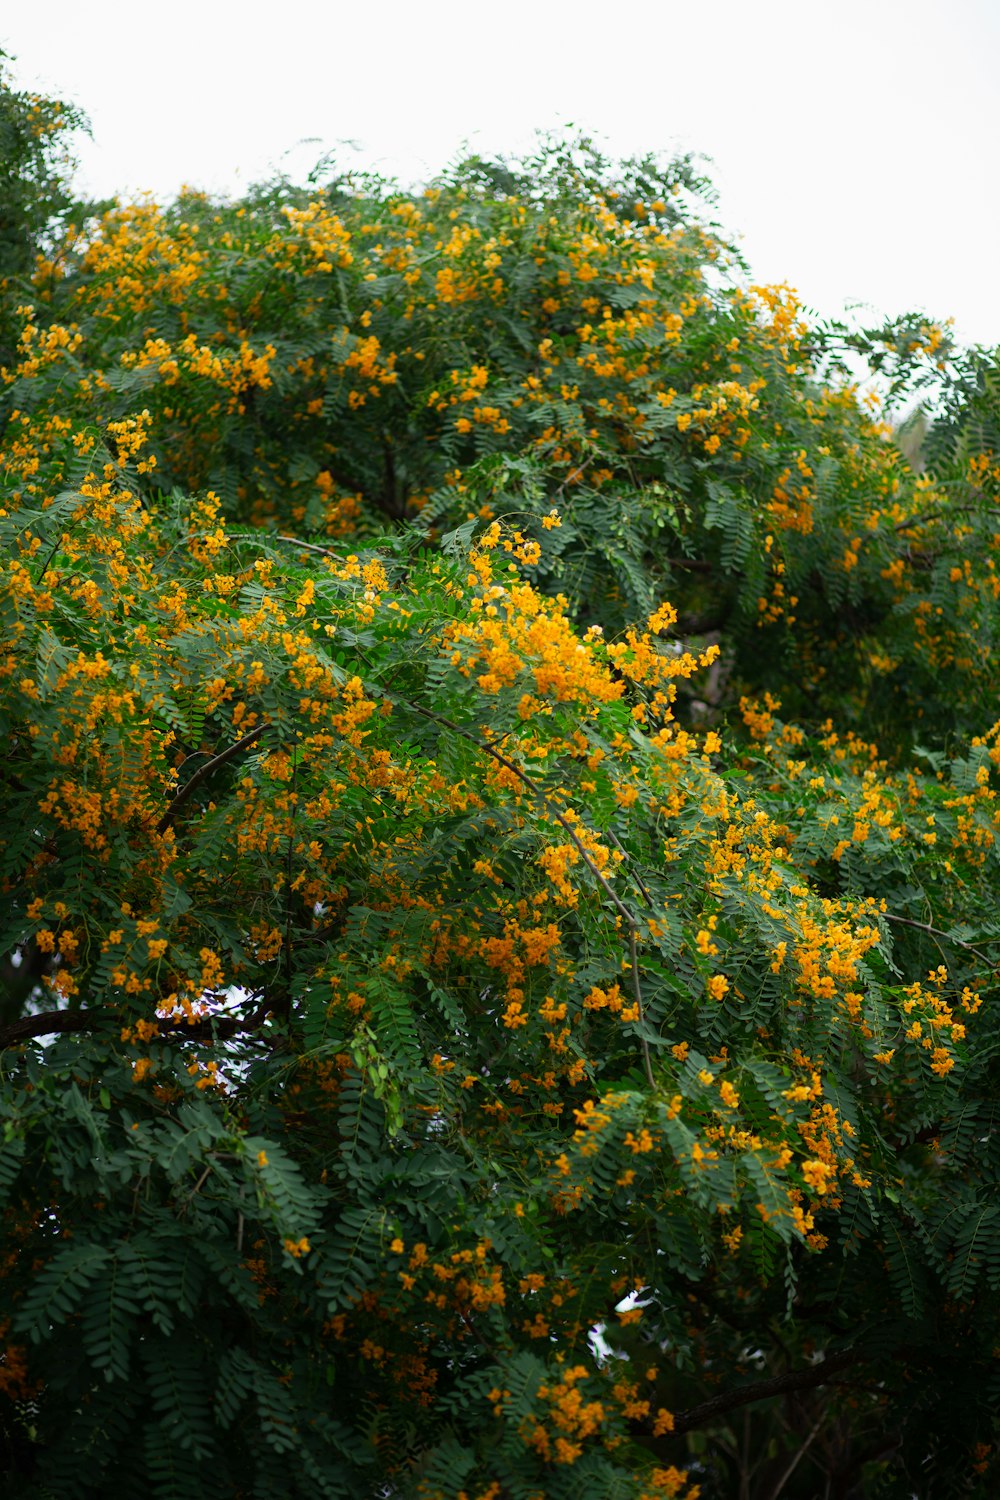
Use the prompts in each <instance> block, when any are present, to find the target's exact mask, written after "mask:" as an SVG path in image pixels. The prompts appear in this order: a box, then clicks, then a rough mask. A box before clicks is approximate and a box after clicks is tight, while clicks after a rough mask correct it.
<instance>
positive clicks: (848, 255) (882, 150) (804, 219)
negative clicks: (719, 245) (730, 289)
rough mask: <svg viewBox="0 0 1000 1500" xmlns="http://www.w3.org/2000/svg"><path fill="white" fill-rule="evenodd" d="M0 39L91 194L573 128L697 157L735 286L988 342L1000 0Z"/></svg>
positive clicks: (65, 11) (205, 5)
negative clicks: (60, 107) (59, 104)
mask: <svg viewBox="0 0 1000 1500" xmlns="http://www.w3.org/2000/svg"><path fill="white" fill-rule="evenodd" d="M0 47H2V48H3V49H4V50H6V51H8V52H10V53H13V54H14V55H15V57H16V59H17V66H16V77H17V79H18V81H19V83H20V84H21V86H23V87H31V88H38V89H39V90H41V91H42V92H46V93H51V94H54V95H57V96H60V97H63V98H68V99H71V100H73V101H74V102H75V103H77V104H79V105H80V106H81V107H82V108H83V109H85V110H86V111H87V113H88V114H89V115H90V118H91V121H92V123H93V132H94V140H93V144H90V143H86V142H83V143H81V150H80V156H81V161H82V164H83V165H82V173H81V183H82V186H83V187H84V188H85V189H86V190H89V191H91V192H93V193H95V194H98V195H108V194H111V193H116V192H117V193H135V192H138V191H140V190H142V189H148V190H151V191H153V192H154V193H155V194H157V195H160V196H166V195H170V194H171V193H173V192H175V191H176V189H177V188H178V187H179V186H180V185H181V184H182V183H189V184H191V185H193V186H196V187H202V188H206V189H209V190H213V191H225V192H230V193H238V192H239V190H240V186H241V184H246V183H247V182H250V181H254V180H256V179H258V178H260V177H262V176H265V175H267V174H268V172H269V171H270V170H271V169H272V168H273V167H275V166H277V165H279V164H282V162H283V164H284V165H285V166H286V167H289V168H291V169H292V170H293V174H297V175H304V173H305V171H306V170H308V168H309V166H311V165H312V163H313V161H314V160H315V159H316V157H317V156H318V155H319V154H320V152H321V150H322V149H328V148H331V147H337V146H338V143H340V142H345V141H354V142H356V143H357V145H358V147H359V148H360V151H359V152H358V153H351V152H350V151H348V150H346V148H345V160H346V159H350V160H351V161H352V162H356V163H357V162H360V163H361V164H364V165H377V166H379V167H380V168H381V169H382V170H384V171H387V172H389V173H392V174H394V175H397V176H400V177H401V178H402V179H404V180H407V181H414V180H419V179H422V178H425V177H427V176H429V175H431V174H432V173H433V172H434V171H435V170H436V169H438V168H439V167H441V166H442V165H443V164H444V163H445V162H447V161H448V160H449V159H450V158H452V157H453V156H454V155H455V153H456V152H457V151H458V149H459V147H460V145H461V143H462V142H463V141H468V142H469V143H470V144H471V145H472V146H473V147H474V149H476V150H478V151H505V150H506V151H511V150H517V149H519V148H521V147H524V146H525V145H528V144H530V142H531V140H532V137H533V132H534V130H535V129H536V128H539V127H540V128H552V127H559V126H563V125H566V124H568V123H570V122H571V123H573V124H575V125H577V126H579V127H582V128H585V129H586V130H588V131H591V132H594V133H597V134H599V135H601V136H603V137H604V139H605V141H606V144H607V146H608V147H609V148H610V149H611V150H612V151H614V152H617V153H631V152H642V153H645V152H646V151H649V150H661V151H665V152H671V151H676V150H693V151H697V152H702V153H704V154H705V155H707V156H710V157H711V158H713V162H714V165H713V168H712V175H713V177H714V180H715V182H716V185H717V187H718V189H719V191H720V194H721V204H720V210H719V214H720V218H721V220H722V223H723V224H724V226H725V227H726V229H727V230H728V231H730V232H731V233H733V234H738V235H741V236H742V247H743V250H744V253H745V255H746V256H747V257H748V258H749V260H750V262H751V265H752V268H753V271H754V274H755V276H756V277H757V279H758V280H762V281H789V282H791V283H792V285H793V286H795V287H797V288H798V290H799V292H800V293H801V295H802V296H803V298H804V299H805V301H806V303H807V304H808V305H809V306H811V307H813V308H816V309H818V310H819V311H820V312H822V313H824V314H837V313H839V312H841V311H842V310H843V309H844V307H845V305H846V304H848V303H857V302H860V303H863V304H866V305H867V306H869V307H870V308H871V309H872V310H873V311H874V312H875V313H896V312H902V311H905V310H908V309H910V308H919V309H922V310H924V311H927V312H929V313H931V314H933V315H934V316H937V317H947V316H953V317H954V319H955V322H956V326H957V329H958V332H959V334H960V336H961V337H962V338H963V339H964V340H966V341H968V342H978V343H984V344H997V343H1000V275H998V274H997V263H998V259H1000V255H998V251H1000V191H998V188H997V167H998V160H1000V157H998V147H1000V83H998V80H1000V0H837V3H835V4H834V3H828V0H708V3H707V4H702V5H699V4H695V3H693V0H687V3H685V4H679V3H676V0H631V3H625V4H622V3H619V4H609V3H607V0H602V3H600V4H594V3H589V0H573V3H572V4H570V3H568V0H502V3H497V0H493V3H492V4H490V3H485V0H479V3H476V0H462V3H458V0H410V3H399V0H377V3H371V0H368V3H364V0H355V3H354V4H351V5H346V4H343V3H342V0H326V3H323V4H311V3H308V0H283V3H274V0H270V3H267V4H262V3H259V0H238V3H231V0H168V3H165V4H127V3H126V0H87V3H86V4H81V3H79V0H45V3H40V0H39V3H30V0H20V3H18V4H17V5H16V6H15V5H14V4H13V3H12V0H4V3H3V4H2V6H0ZM306 140H311V142H312V144H308V145H303V144H300V143H302V142H303V141H306ZM285 153H289V154H288V155H287V156H286V155H285Z"/></svg>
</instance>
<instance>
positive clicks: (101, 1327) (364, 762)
mask: <svg viewBox="0 0 1000 1500" xmlns="http://www.w3.org/2000/svg"><path fill="white" fill-rule="evenodd" d="M703 191H704V184H703V183H702V182H701V181H700V180H699V178H698V176H697V173H696V170H695V168H694V166H693V165H692V163H690V162H681V163H677V164H674V165H673V166H672V167H670V168H667V169H665V170H664V169H661V168H657V167H656V166H655V164H654V163H651V162H639V163H627V164H625V165H624V166H622V167H615V166H613V165H611V164H609V163H606V162H604V161H603V160H601V159H600V158H599V156H597V154H596V153H595V152H594V150H593V148H591V147H589V146H588V145H587V144H586V143H582V144H579V143H578V144H577V145H576V146H575V147H574V146H562V145H558V144H551V143H550V144H549V145H548V146H546V147H544V148H543V149H542V150H541V152H540V155H539V157H538V158H537V159H536V160H535V161H532V162H529V163H527V164H525V165H524V166H523V167H518V166H517V165H516V164H510V163H507V164H490V163H486V162H483V161H481V160H478V159H475V160H473V161H471V162H466V163H463V164H461V165H460V166H459V167H457V168H456V169H455V170H454V171H453V172H451V173H450V174H449V175H448V176H446V177H444V178H442V179H441V180H440V181H439V182H437V183H435V184H433V185H432V186H431V188H430V189H428V190H427V192H426V193H425V194H423V195H407V194H403V193H401V192H400V191H399V190H398V189H397V188H395V187H393V186H392V185H390V184H384V183H381V182H379V181H376V180H370V179H350V178H333V179H332V180H330V181H325V180H317V182H316V183H314V184H313V186H312V188H311V189H310V191H309V192H308V193H303V192H300V191H299V190H297V189H295V188H294V187H292V186H291V185H289V184H284V183H282V184H276V185H272V186H271V187H269V188H268V189H266V190H261V191H259V192H257V193H255V194H252V195H250V197H249V198H248V199H247V200H246V201H245V202H243V203H240V204H234V205H220V204H213V203H210V202H207V201H206V200H203V199H199V198H196V197H192V196H188V197H185V198H183V199H181V200H180V201H179V202H178V203H177V204H175V205H173V206H172V207H170V208H167V209H159V208H157V207H155V206H153V205H152V204H149V203H144V204H139V205H131V206H126V207H117V208H115V209H113V210H112V211H111V212H110V213H109V214H107V215H105V216H104V217H103V218H102V219H101V220H99V221H95V220H93V219H90V220H87V219H84V218H81V220H80V222H79V223H77V224H76V225H75V227H73V228H72V229H71V230H69V231H68V233H67V236H66V238H65V241H64V242H63V243H62V244H61V245H60V246H59V248H58V250H57V251H55V252H52V253H49V252H46V253H44V254H42V255H41V256H40V258H39V261H38V263H37V266H36V270H35V297H34V303H33V306H32V308H31V309H29V310H28V311H27V312H26V313H25V315H24V318H23V323H22V328H21V331H20V344H19V350H18V353H17V356H16V360H15V361H14V362H12V363H11V364H10V366H9V367H8V368H7V370H6V371H5V373H4V386H5V394H4V396H3V398H2V399H3V402H4V406H3V415H4V421H5V429H4V439H3V451H4V469H3V475H4V479H3V485H4V494H3V498H2V507H3V508H2V511H0V541H2V548H0V557H2V559H3V561H2V563H0V568H2V589H0V607H2V611H3V616H2V618H3V649H2V655H0V715H2V719H0V725H2V732H3V736H4V742H5V745H6V749H7V754H6V757H5V760H4V763H3V767H2V769H0V780H2V786H3V794H4V820H3V827H2V830H0V880H2V887H0V889H2V902H0V923H2V931H0V953H2V954H3V955H5V956H4V959H3V976H2V977H3V982H4V994H3V997H2V1000H0V1043H2V1044H3V1047H4V1051H3V1062H2V1073H0V1117H2V1119H3V1122H4V1136H3V1144H2V1146H0V1194H2V1205H3V1240H4V1244H3V1257H4V1258H3V1261H2V1279H3V1287H4V1299H3V1318H2V1320H0V1321H2V1328H0V1335H2V1340H3V1344H4V1345H5V1352H4V1353H3V1354H2V1355H0V1399H2V1398H6V1399H5V1400H3V1404H2V1406H0V1413H2V1416H0V1421H2V1424H3V1432H4V1435H5V1442H6V1457H5V1462H6V1476H5V1477H7V1478H8V1481H9V1483H11V1484H13V1485H16V1487H17V1493H19V1494H23V1495H25V1496H37V1497H39V1500H41V1497H62V1496H74V1495H79V1496H81V1497H85V1496H90V1495H98V1494H115V1495H121V1496H123V1497H128V1496H131V1495H133V1494H134V1495H136V1496H138V1495H143V1496H146V1495H149V1494H153V1495H155V1496H163V1497H169V1496H173V1495H175V1494H178V1495H179V1494H181V1493H183V1494H184V1495H185V1496H190V1495H192V1494H198V1495H205V1496H213V1495H219V1496H222V1495H227V1496H232V1495H246V1496H250V1495H255V1496H261V1497H272V1496H274V1497H285V1496H287V1497H294V1496H299V1495H301V1496H306V1495H308V1496H310V1497H311V1496H313V1495H316V1494H319V1495H324V1496H330V1497H340V1496H342V1497H346V1500H351V1497H355V1496H357V1497H364V1496H367V1497H375V1496H376V1495H383V1496H388V1495H391V1496H399V1497H401V1500H402V1497H413V1500H418V1497H419V1500H437V1497H441V1500H462V1497H465V1500H473V1497H475V1500H532V1497H534V1500H538V1497H544V1500H570V1497H573V1500H576V1497H587V1500H589V1497H591V1496H592V1497H594V1500H606V1497H611V1496H620V1497H622V1500H654V1497H655V1500H660V1497H664V1496H674V1495H683V1496H687V1497H688V1500H694V1497H695V1496H696V1495H697V1494H698V1493H699V1491H700V1493H701V1494H702V1495H703V1496H706V1497H707V1496H719V1497H724V1496H728V1495H731V1494H734V1493H738V1492H740V1487H741V1485H745V1486H746V1487H747V1488H746V1491H745V1492H749V1485H750V1483H751V1479H752V1482H753V1484H754V1486H755V1489H754V1491H753V1492H754V1493H759V1494H761V1495H767V1496H774V1497H777V1496H778V1495H779V1494H782V1495H785V1496H786V1497H790V1500H794V1497H801V1500H805V1497H808V1496H811V1495H813V1494H815V1493H816V1492H817V1478H816V1476H817V1472H819V1473H820V1474H821V1475H822V1476H823V1478H824V1481H825V1482H827V1483H828V1484H829V1485H830V1493H837V1494H841V1495H844V1496H847V1495H849V1494H859V1493H869V1492H871V1493H876V1492H877V1493H879V1494H885V1495H889V1494H899V1495H904V1494H905V1495H911V1494H914V1493H918V1494H920V1495H922V1496H923V1495H930V1494H932V1493H933V1494H934V1495H935V1496H938V1495H945V1496H959V1495H975V1494H982V1495H985V1494H988V1493H991V1490H992V1488H993V1487H994V1486H995V1472H992V1471H991V1467H990V1466H991V1460H992V1458H993V1451H992V1446H991V1445H993V1444H994V1443H995V1442H996V1440H997V1437H998V1434H997V1431H996V1416H995V1413H996V1410H997V1394H998V1392H997V1381H996V1375H995V1371H994V1365H995V1360H994V1346H995V1344H996V1325H997V1311H998V1308H997V1303H998V1284H1000V1214H998V1211H997V1207H996V1204H995V1202H994V1196H995V1187H996V1180H997V1173H998V1167H1000V1160H998V1158H997V1155H996V1146H995V1139H996V1132H995V1130H994V1125H993V1117H994V1110H995V1107H996V1106H995V1100H996V1097H997V1089H996V1082H995V1078H994V1063H993V1058H994V1055H995V1053H996V1051H997V1044H998V1041H1000V1034H998V1033H997V1027H996V1023H995V1021H994V1020H993V1018H992V1009H993V1008H992V1005H991V1001H992V1000H993V999H994V997H995V993H996V986H995V980H994V969H995V960H994V957H993V949H994V948H995V945H996V943H997V941H998V940H1000V925H998V924H997V921H996V916H995V910H994V902H993V899H992V893H993V892H994V891H995V889H996V883H997V880H998V878H1000V870H998V840H997V833H998V829H1000V805H998V794H997V770H998V767H1000V726H998V725H997V724H995V723H994V722H993V721H994V719H996V718H998V717H1000V715H998V714H997V713H996V712H995V711H994V712H992V713H991V711H990V708H989V707H988V706H986V705H985V704H984V697H985V696H986V694H987V693H988V692H994V691H995V689H994V688H993V686H992V679H991V675H990V664H989V661H988V659H987V660H985V661H984V659H983V656H982V653H983V652H984V651H985V650H988V648H989V643H990V641H991V640H992V631H993V629H994V628H995V624H994V622H995V616H996V594H997V592H1000V587H998V588H994V587H993V582H992V579H993V568H992V559H991V558H990V556H989V554H988V549H987V548H986V547H985V546H984V538H986V537H988V536H991V535H992V533H991V531H990V527H991V526H992V524H993V523H992V520H991V516H992V507H993V497H994V490H995V483H996V479H997V471H996V465H997V459H996V456H995V450H994V448H993V447H992V446H991V445H992V437H990V439H989V442H990V446H988V445H987V444H986V442H985V441H984V438H985V437H987V436H989V435H990V434H992V432H993V431H995V427H993V426H990V422H991V421H992V419H993V416H992V414H993V413H995V410H996V408H995V393H994V387H993V385H991V384H990V381H989V378H988V376H987V374H986V373H985V371H986V366H985V364H984V366H983V371H984V373H983V377H982V381H981V382H980V384H979V385H975V386H974V387H968V388H967V387H965V386H962V387H960V388H958V387H957V388H956V389H957V394H956V395H955V397H954V398H953V400H952V404H951V406H950V407H949V408H948V416H947V419H946V421H943V422H942V424H941V426H940V427H939V429H937V436H936V441H939V443H940V449H939V452H940V453H941V455H942V457H941V458H940V460H939V461H938V462H937V466H936V468H934V469H932V470H929V471H928V473H927V474H926V475H921V476H916V475H914V474H913V473H912V471H911V470H910V469H909V468H908V467H907V465H906V463H905V461H904V460H903V458H902V455H901V454H900V453H899V451H898V449H896V447H895V446H894V445H893V444H892V442H891V441H890V439H889V436H888V433H887V430H886V429H885V427H884V426H883V425H882V424H880V423H878V422H876V421H875V420H874V419H873V418H872V417H871V416H870V415H869V414H866V412H865V409H864V407H863V405H862V404H861V403H859V401H858V399H857V393H856V392H855V391H853V390H852V389H851V388H849V387H845V386H843V385H838V384H824V381H823V378H822V376H821V373H820V372H821V369H822V360H823V358H824V357H825V356H824V350H823V345H822V337H821V335H820V334H819V333H816V332H814V331H811V330H810V329H809V328H808V327H807V326H806V324H805V322H804V320H803V319H802V317H801V314H800V311H799V308H798V304H797V302H796V300H795V299H794V296H793V294H791V293H790V292H789V291H788V290H787V289H773V288H772V289H766V288H757V289H752V290H748V289H747V287H746V286H745V284H744V283H743V281H742V279H741V268H740V266H739V263H738V262H737V261H736V259H735V257H734V256H733V255H732V253H731V252H730V251H728V250H727V249H726V247H725V245H724V243H723V242H722V240H721V239H720V238H719V236H718V232H717V231H716V230H714V229H713V228H712V227H711V226H706V225H705V224H704V223H702V222H700V221H699V220H698V218H697V217H696V210H695V207H694V202H693V195H694V194H696V193H698V192H703ZM941 337H942V335H941V334H940V331H938V330H934V329H930V328H927V329H926V330H925V333H924V335H923V344H922V345H921V347H919V348H917V349H910V350H907V351H904V352H905V353H906V354H907V357H911V356H912V358H913V359H916V360H918V361H919V360H920V359H922V358H924V355H926V356H927V357H928V358H929V359H930V360H931V362H932V363H933V362H934V361H935V360H936V359H937V358H938V357H939V349H940V343H941ZM911 342H912V341H911ZM917 342H918V343H919V340H918V341H917ZM963 378H964V377H963ZM970 378H971V377H970ZM970 392H971V394H970ZM991 400H993V401H994V404H993V405H991V404H990V402H991ZM947 434H950V436H947V440H946V435H947ZM956 572H957V574H958V576H957V577H956V576H953V575H955V574H956ZM665 592H666V593H669V594H670V595H672V598H673V603H672V604H667V603H665V602H663V600H664V596H665ZM674 606H676V608H675V607H674ZM779 692H780V693H781V696H782V699H783V700H784V701H785V704H786V707H785V708H782V704H781V703H780V702H779V700H778V698H777V697H776V696H775V694H776V693H779ZM788 705H790V708H791V716H790V717H789V718H786V717H783V715H784V714H786V713H788ZM796 719H800V720H801V723H799V722H796ZM865 720H867V721H868V722H870V723H871V724H872V725H873V726H874V727H875V728H878V729H880V730H884V748H881V749H880V748H878V747H876V745H875V744H872V743H870V742H869V741H870V739H871V730H869V731H868V732H867V733H866V735H865V737H864V738H862V737H861V735H860V732H859V724H860V723H861V722H863V721H865ZM963 739H964V742H963ZM901 1371H902V1373H901ZM751 1471H752V1472H751ZM991 1474H992V1477H991ZM866 1486H867V1488H866ZM874 1487H877V1489H876V1488H874Z"/></svg>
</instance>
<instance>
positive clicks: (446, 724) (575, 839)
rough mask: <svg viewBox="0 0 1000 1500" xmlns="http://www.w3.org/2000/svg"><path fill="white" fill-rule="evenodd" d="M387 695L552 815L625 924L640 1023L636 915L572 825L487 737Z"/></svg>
mask: <svg viewBox="0 0 1000 1500" xmlns="http://www.w3.org/2000/svg"><path fill="white" fill-rule="evenodd" d="M387 696H389V697H391V698H395V699H396V700H397V701H398V702H400V703H405V705H406V706H407V708H409V709H411V710H412V711H413V712H414V713H416V714H420V715H421V717H422V718H425V719H430V720H431V722H432V723H435V724H440V725H442V726H443V728H445V729H450V730H451V732H452V733H453V734H457V735H459V736H460V737H461V738H462V739H463V740H467V741H468V742H469V744H470V745H475V746H476V748H477V749H479V750H485V751H486V753H487V755H489V756H492V758H493V759H494V760H495V761H496V762H497V763H498V765H501V766H503V767H504V769H505V770H507V771H510V773H511V775H513V776H516V777H517V779H518V780H519V781H521V782H523V784H524V785H525V786H526V787H527V788H528V790H529V791H530V792H531V794H532V796H533V797H535V798H536V799H537V800H538V801H539V802H541V804H542V806H543V807H545V808H546V809H547V810H548V811H549V812H550V813H551V815H552V817H553V818H554V819H555V821H556V822H557V823H558V824H559V826H560V828H561V829H562V830H563V832H564V833H565V834H566V836H567V837H568V838H569V840H570V842H571V843H572V844H573V847H574V848H575V849H576V851H577V853H578V854H579V856H580V858H581V859H582V861H583V863H584V865H585V866H586V867H587V869H588V870H589V871H590V873H591V875H593V877H594V879H595V880H596V881H597V883H598V884H599V885H600V886H601V888H602V889H603V891H604V892H605V894H606V895H607V896H608V897H609V899H610V900H611V903H612V905H613V906H614V908H615V910H616V911H617V912H618V914H619V915H620V916H621V917H622V918H623V919H624V921H625V922H626V923H627V925H628V931H629V949H630V956H631V966H632V985H633V988H634V990H635V998H636V1004H637V1006H638V1007H639V1020H640V1022H643V1021H644V1019H645V1017H644V1015H643V1003H642V987H641V984H640V979H639V959H638V951H637V947H636V937H637V934H638V927H639V924H638V923H637V922H636V919H635V917H634V916H633V915H632V913H631V911H630V910H629V909H628V907H627V906H626V905H625V903H624V901H622V899H621V897H620V896H619V895H618V892H617V891H616V890H615V889H614V887H613V886H612V885H611V883H610V881H609V880H608V879H607V878H606V877H605V876H604V875H603V874H602V873H601V871H600V870H599V869H598V868H597V866H596V865H595V864H594V861H593V860H592V859H591V857H590V852H589V850H588V849H587V848H586V846H585V844H584V843H583V841H582V839H581V838H580V837H579V835H578V834H577V833H576V831H575V830H574V828H573V825H572V824H571V823H570V822H569V821H568V820H567V819H566V818H565V817H564V816H563V814H562V813H561V812H560V811H559V809H558V808H557V807H554V806H553V805H552V803H551V802H550V800H549V798H548V797H547V796H546V795H545V793H544V791H543V790H542V788H541V787H540V786H539V785H538V784H537V782H535V781H533V780H532V778H531V777H530V776H529V775H528V774H527V772H525V771H522V770H521V767H520V766H519V765H517V764H516V763H515V762H514V761H512V760H510V759H509V758H508V757H507V756H506V755H503V754H502V753H501V752H500V751H499V750H497V749H496V748H495V747H494V746H493V745H492V744H491V743H490V741H489V740H484V739H481V738H480V737H479V736H478V735H475V734H473V733H472V732H471V731H470V730H468V729H463V728H462V726H461V725H460V724H456V723H455V722H454V721H453V720H452V719H448V718H445V716H444V714H439V713H435V712H434V711H433V709H430V708H424V707H423V706H422V705H421V704H419V703H414V702H413V700H412V699H410V698H404V697H403V696H402V695H401V694H398V693H391V694H388V695H387ZM639 1044H640V1046H641V1048H642V1058H643V1063H644V1066H645V1073H646V1081H647V1082H648V1084H649V1086H650V1088H655V1087H656V1081H655V1079H654V1078H653V1064H652V1059H651V1057H650V1055H649V1043H648V1042H647V1041H646V1038H645V1037H644V1036H643V1035H642V1034H641V1033H640V1035H639Z"/></svg>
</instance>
